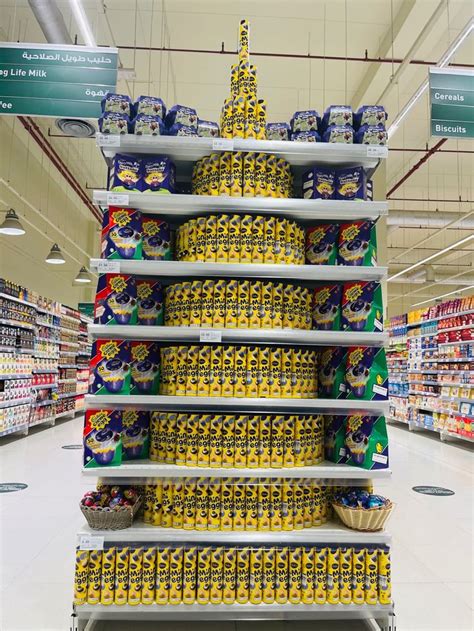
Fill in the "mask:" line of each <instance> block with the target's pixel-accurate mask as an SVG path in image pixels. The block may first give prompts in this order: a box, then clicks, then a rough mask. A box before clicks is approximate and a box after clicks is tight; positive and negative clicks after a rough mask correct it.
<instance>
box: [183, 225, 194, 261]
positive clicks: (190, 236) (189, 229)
mask: <svg viewBox="0 0 474 631" xmlns="http://www.w3.org/2000/svg"><path fill="white" fill-rule="evenodd" d="M185 226H186V230H185V235H187V250H186V259H184V260H186V261H197V259H196V220H195V219H190V220H189V221H187V222H186V224H185Z"/></svg>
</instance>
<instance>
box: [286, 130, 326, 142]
mask: <svg viewBox="0 0 474 631" xmlns="http://www.w3.org/2000/svg"><path fill="white" fill-rule="evenodd" d="M291 140H293V141H294V142H321V136H320V135H319V134H318V132H317V131H296V132H294V133H292V134H291Z"/></svg>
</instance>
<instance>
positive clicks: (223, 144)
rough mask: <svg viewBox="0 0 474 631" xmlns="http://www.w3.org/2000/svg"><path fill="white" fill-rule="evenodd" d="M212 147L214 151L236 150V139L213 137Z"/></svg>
mask: <svg viewBox="0 0 474 631" xmlns="http://www.w3.org/2000/svg"><path fill="white" fill-rule="evenodd" d="M212 149H213V150H214V151H216V150H220V151H234V140H233V139H232V138H213V139H212Z"/></svg>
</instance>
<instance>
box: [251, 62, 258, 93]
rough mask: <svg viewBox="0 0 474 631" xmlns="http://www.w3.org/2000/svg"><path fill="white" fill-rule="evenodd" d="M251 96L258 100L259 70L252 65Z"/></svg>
mask: <svg viewBox="0 0 474 631" xmlns="http://www.w3.org/2000/svg"><path fill="white" fill-rule="evenodd" d="M250 96H251V98H252V99H255V98H257V68H256V67H255V66H254V65H253V64H250Z"/></svg>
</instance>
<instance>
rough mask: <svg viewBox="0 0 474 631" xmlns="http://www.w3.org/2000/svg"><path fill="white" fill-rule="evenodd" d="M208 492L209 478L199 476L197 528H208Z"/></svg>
mask: <svg viewBox="0 0 474 631" xmlns="http://www.w3.org/2000/svg"><path fill="white" fill-rule="evenodd" d="M208 493H209V479H208V478H198V479H197V480H196V518H195V522H194V527H195V529H196V530H207V528H208Z"/></svg>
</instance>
